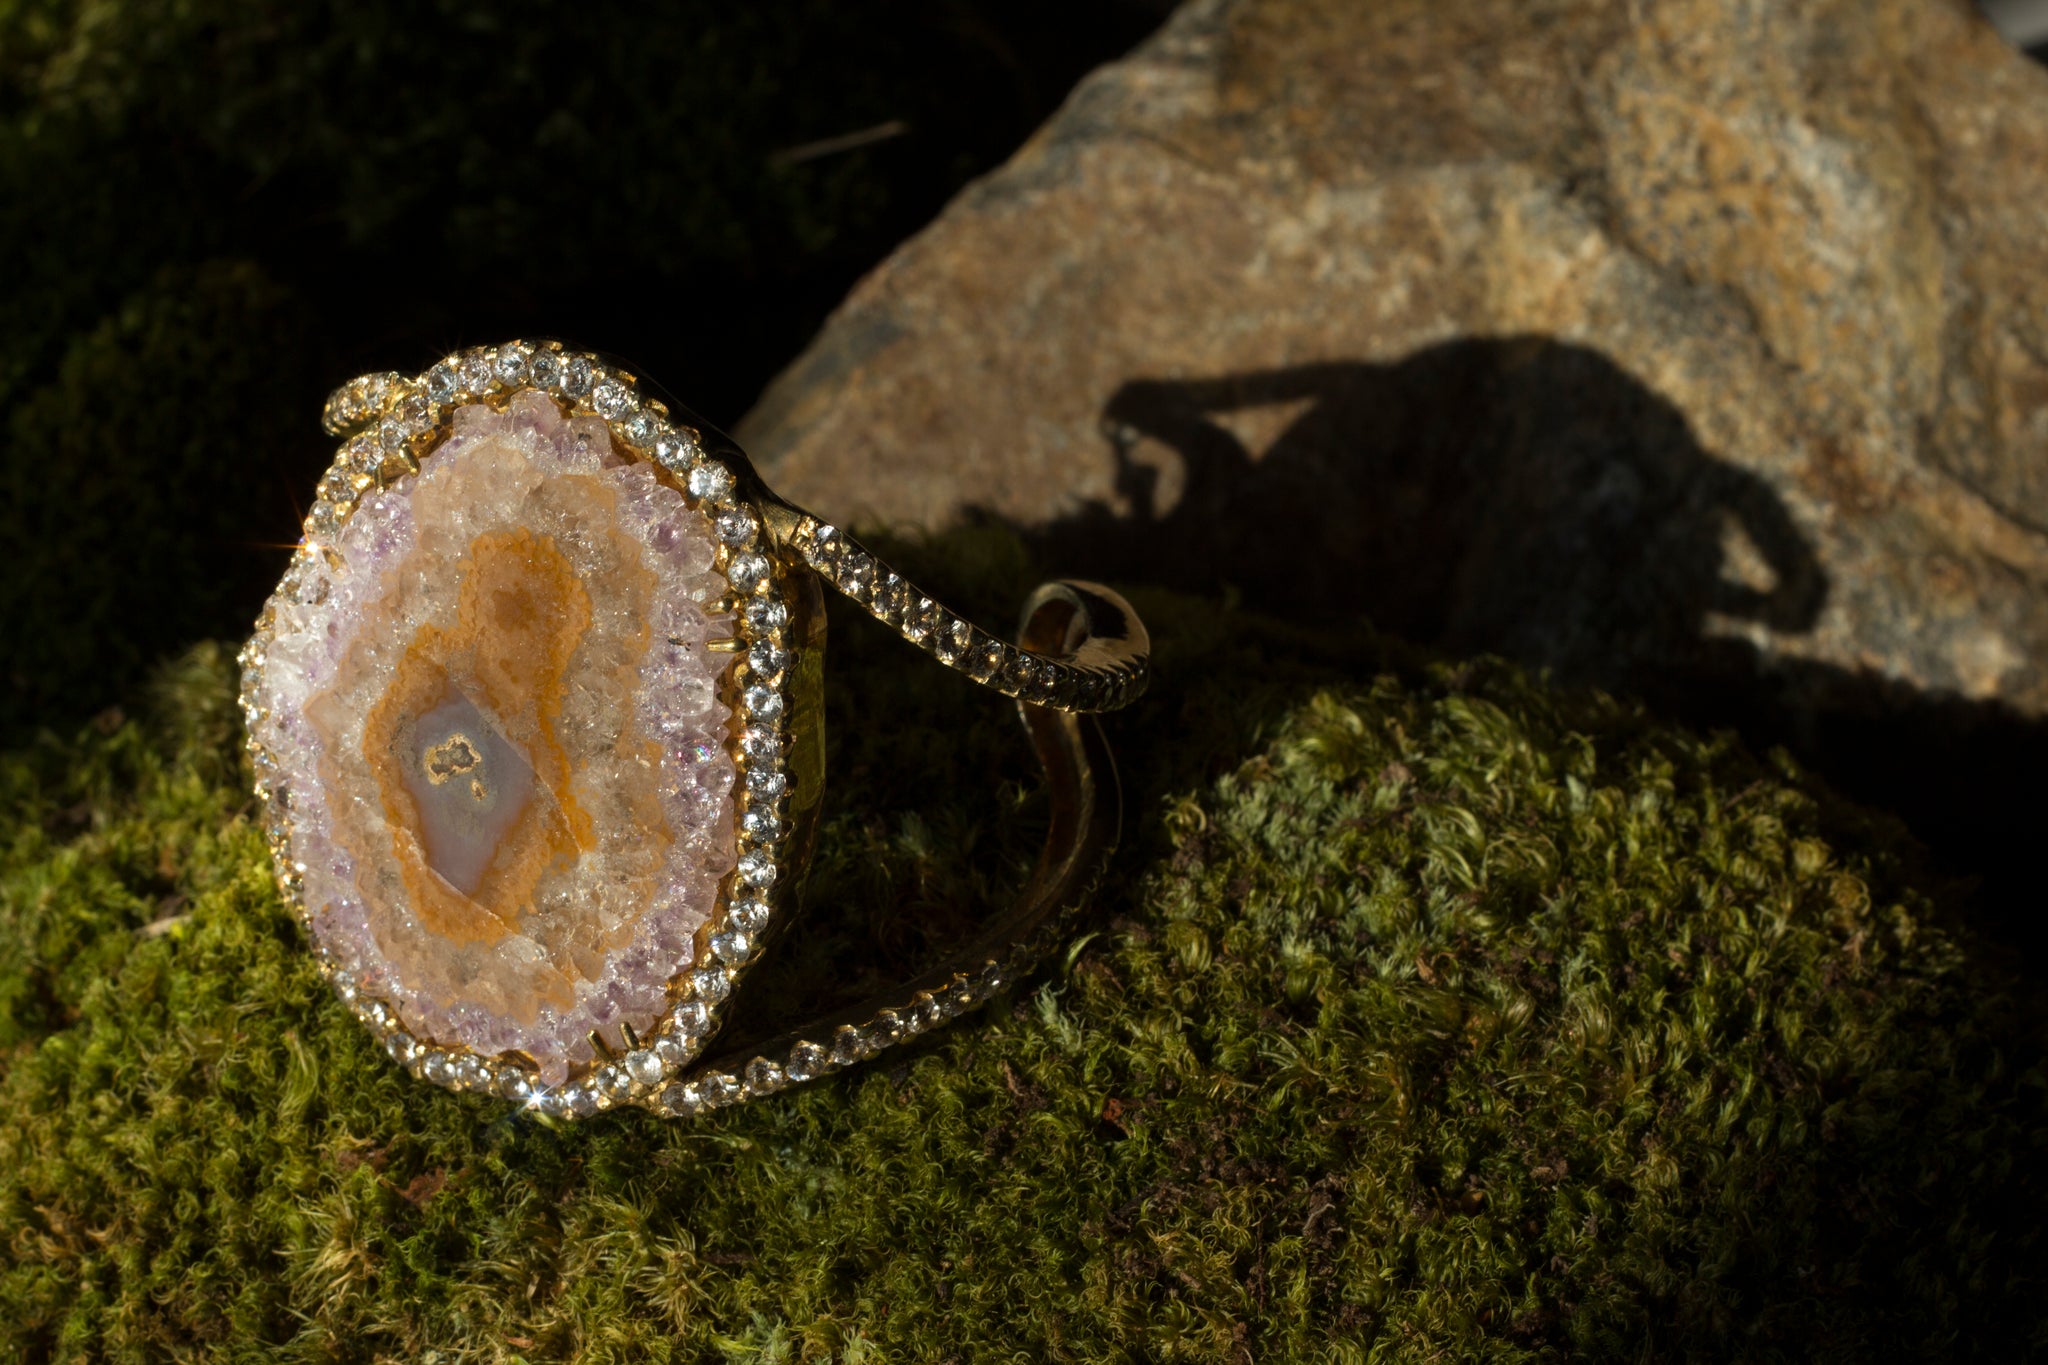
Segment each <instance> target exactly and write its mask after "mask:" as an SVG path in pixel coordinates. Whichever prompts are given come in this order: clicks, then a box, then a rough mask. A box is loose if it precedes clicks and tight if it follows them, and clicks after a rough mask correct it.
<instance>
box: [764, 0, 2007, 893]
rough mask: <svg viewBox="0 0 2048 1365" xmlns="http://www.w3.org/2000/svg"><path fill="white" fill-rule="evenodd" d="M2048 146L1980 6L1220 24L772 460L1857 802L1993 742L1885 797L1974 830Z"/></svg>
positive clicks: (1558, 11) (1598, 3) (907, 283)
mask: <svg viewBox="0 0 2048 1365" xmlns="http://www.w3.org/2000/svg"><path fill="white" fill-rule="evenodd" d="M2043 167H2048V72H2044V71H2043V70H2042V69H2041V68H2039V67H2038V66H2036V65H2035V64H2034V63H2032V62H2030V61H2028V60H2027V59H2026V58H2025V57H2024V56H2022V55H2021V54H2020V53H2018V52H2017V51H2015V50H2014V49H2012V48H2011V47H2010V46H2008V45H2007V44H2006V43H2005V42H2004V41H2002V40H2001V39H2000V38H1999V36H1998V35H1997V34H1996V33H1995V32H1994V31H1993V30H1992V29H1991V28H1990V27H1989V26H1988V25H1987V24H1985V23H1984V22H1983V20H1982V19H1981V18H1979V17H1978V16H1977V15H1976V13H1975V12H1974V11H1973V10H1972V9H1971V8H1970V7H1969V6H1967V5H1965V4H1962V3H1959V2H1954V3H1930V2H1929V0H1884V2H1883V3H1875V4H1873V3H1863V2H1862V0H1859V3H1855V4H1836V3H1795V2H1793V0H1749V2H1748V3H1741V4H1729V3H1727V0H1699V2H1698V3H1668V4H1659V5H1655V6H1642V5H1637V4H1632V3H1625V0H1575V2H1571V3H1542V4H1527V3H1506V2H1504V0H1460V2H1458V3H1443V0H1429V3H1423V2H1422V0H1409V2H1404V3H1390V4H1375V5H1346V4H1338V3H1332V0H1195V3H1192V4H1190V5H1188V6H1186V7H1185V8H1183V9H1182V10H1181V11H1180V12H1179V13H1178V14H1177V15H1176V16H1175V17H1174V18H1173V20H1172V21H1171V22H1170V23H1169V24H1168V25H1167V26H1166V27H1165V29H1164V30H1162V31H1161V32H1160V33H1159V34H1158V35H1157V36H1156V37H1155V38H1153V39H1152V40H1151V41H1150V42H1148V43H1147V44H1146V45H1144V46H1143V47H1142V48H1140V49H1139V50H1138V51H1137V52H1135V53H1134V54H1133V55H1132V56H1131V57H1130V58H1128V59H1127V60H1125V61H1123V62H1121V63H1118V64H1116V65H1114V66H1110V67H1108V68H1105V69H1103V70H1101V71H1099V72H1097V73H1096V74H1095V75H1094V76H1093V77H1092V78H1091V79H1089V80H1088V81H1087V82H1085V83H1084V84H1083V85H1082V86H1081V87H1080V89H1079V90H1077V91H1076V93H1075V94H1074V96H1073V97H1072V98H1071V99H1070V100H1069V101H1068V103H1067V105H1066V106H1065V108H1064V109H1063V110H1062V111H1061V112H1060V113H1059V115H1058V116H1057V117H1056V118H1054V119H1053V120H1052V122H1050V123H1049V124H1048V125H1046V127H1045V128H1044V129H1042V130H1041V131H1040V133H1039V134H1038V135H1037V136H1036V137H1035V138H1034V139H1033V140H1032V141H1031V142H1030V143H1029V144H1028V145H1027V146H1026V147H1025V148H1024V149H1023V150H1022V151H1021V152H1020V153H1019V154H1018V155H1017V156H1016V157H1015V158H1014V159H1013V160H1012V161H1011V162H1010V163H1009V164H1008V165H1007V166H1005V167H1004V168H1003V169H1001V170H1000V171H998V172H997V173H995V174H993V175H991V176H989V177H987V178H986V179H984V180H982V181H981V182H979V183H978V184H976V185H975V186H974V187H973V188H972V189H970V190H969V191H968V192H967V193H965V194H963V195H962V196H961V197H960V198H959V199H957V200H956V201H955V202H954V203H953V204H952V205H951V207H950V208H949V209H948V210H947V211H946V212H945V214H944V215H943V216H942V217H941V218H940V219H939V220H938V221H937V222H936V223H934V224H933V225H932V226H931V227H930V228H929V229H928V230H926V231H925V232H924V233H922V234H921V235H919V236H918V237H916V238H913V239H912V240H911V241H909V242H908V243H907V244H905V245H904V246H903V247H902V248H901V249H900V250H899V251H898V252H896V254H895V255H894V256H893V257H891V258H890V259H889V260H888V261H887V262H886V263H885V264H884V265H883V266H882V267H881V268H879V269H878V270H876V271H875V272H874V273H873V274H872V275H870V276H869V277H868V278H867V279H866V280H865V281H864V282H863V283H862V284H861V285H860V286H859V287H858V288H857V289H856V290H855V291H854V293H853V294H852V296H851V297H850V298H849V299H848V300H847V301H846V303H845V304H844V305H843V306H842V307H841V309H840V310H839V312H838V313H837V314H836V315H835V316H834V317H833V319H832V320H831V322H830V323H829V324H828V325H827V326H826V328H825V329H824V331H823V333H822V334H821V335H820V336H819V337H818V338H817V340H816V342H815V343H814V344H813V345H812V346H811V348H810V349H809V351H808V352H806V353H805V354H804V355H803V356H802V357H801V358H800V359H799V360H797V362H796V363H795V364H794V365H792V366H791V367H790V368H789V369H788V370H787V371H786V372H785V373H784V374H783V375H782V376H781V378H780V379H778V380H777V381H776V383H775V384H774V385H773V386H772V387H771V388H770V389H769V390H768V391H767V393H766V394H765V395H764V397H763V399H762V400H761V402H760V404H759V406H758V407H757V408H756V409H755V410H754V412H753V413H752V415H751V416H750V417H749V418H748V419H747V421H746V422H745V424H744V425H743V427H742V428H741V435H742V439H743V440H744V441H745V442H746V443H747V444H748V446H749V448H750V449H751V450H752V451H753V452H754V453H755V455H756V456H757V457H759V458H760V459H761V461H762V463H763V464H764V466H765V467H766V468H767V469H768V470H769V471H770V476H771V479H772V481H773V482H775V483H776V485H777V486H778V487H780V488H781V489H783V490H785V491H786V492H788V493H789V494H791V495H793V496H794V497H796V498H798V499H800V500H802V501H804V502H806V503H808V504H809V505H811V506H813V507H815V508H816V509H818V510H819V511H820V512H821V513H823V514H826V515H829V516H834V517H840V518H850V519H853V520H856V521H857V520H861V519H863V518H865V519H869V520H876V521H881V522H886V523H890V524H894V525H898V526H937V525H943V524H945V523H947V522H949V521H952V520H956V519H959V518H961V517H963V516H971V515H974V514H976V513H977V512H980V513H992V514H994V515H997V516H999V517H1001V518H1004V519H1007V520H1010V521H1012V522H1014V523H1017V524H1019V525H1022V526H1024V527H1027V528H1032V529H1033V530H1035V531H1037V532H1038V533H1039V534H1040V535H1041V536H1042V537H1043V538H1044V539H1045V541H1046V542H1047V543H1048V544H1049V545H1050V546H1052V547H1053V548H1054V549H1056V550H1057V551H1058V556H1059V558H1060V559H1061V560H1062V562H1066V563H1071V564H1073V565H1074V566H1076V567H1078V568H1083V569H1091V570H1095V571H1097V572H1102V573H1109V574H1117V575H1123V576H1126V577H1143V578H1151V579H1154V580H1161V581H1168V582H1172V583H1175V584H1177V585H1180V586H1190V587H1204V586H1209V587H1213V586H1217V585H1220V584H1228V585H1233V586H1235V587H1237V588H1239V589H1242V590H1243V591H1244V592H1245V593H1246V594H1247V595H1248V597H1250V598H1251V599H1252V600H1254V601H1259V602H1263V603H1265V604H1267V605H1268V606H1272V607H1277V608H1280V609H1283V610H1286V609H1293V610H1304V609H1306V610H1337V611H1341V612H1346V613H1350V612H1357V613H1363V614H1365V615H1367V616H1369V617H1370V618H1371V619H1372V620H1374V621H1375V622H1376V623H1378V624H1379V625H1381V626H1383V627H1385V628H1388V629H1392V630H1395V631H1397V632H1399V633H1402V634H1406V635H1409V636H1411V637H1414V638H1418V639H1422V640H1426V641H1431V642H1435V643H1440V644H1442V645H1444V646H1446V647H1449V648H1454V649H1457V650H1460V651H1469V650H1495V651H1500V652H1504V653H1507V654H1510V655H1513V656H1515V657H1518V658H1520V659H1523V660H1525V661H1528V662H1531V663H1534V664H1537V665H1541V666H1544V667H1547V668H1549V669H1551V670H1553V672H1554V673H1555V674H1556V675H1557V676H1559V677H1562V678H1565V679H1567V680H1583V681H1589V682H1593V683H1597V684H1601V685H1605V686H1614V687H1621V688H1624V689H1628V690H1634V691H1639V692H1644V693H1648V694H1650V695H1652V696H1653V697H1657V698H1659V699H1660V700H1669V701H1672V702H1673V703H1674V704H1675V705H1676V706H1677V709H1679V710H1681V711H1683V712H1685V713H1687V714H1690V715H1693V716H1695V717H1696V718H1700V719H1705V720H1709V721H1716V722H1719V721H1728V720H1736V721H1744V720H1750V719H1758V718H1760V720H1759V724H1760V726H1761V729H1762V731H1763V733H1764V737H1766V738H1789V739H1792V740H1794V741H1795V742H1806V743H1807V748H1808V749H1809V750H1814V751H1829V750H1831V751H1832V752H1834V753H1835V754H1836V755H1837V756H1838V757H1839V758H1840V759H1841V762H1840V763H1839V764H1838V765H1837V766H1838V767H1840V768H1841V769H1842V770H1843V772H1844V773H1845V774H1846V778H1847V780H1848V781H1849V785H1851V786H1852V787H1853V786H1855V785H1856V780H1855V779H1856V778H1857V776H1858V775H1859V774H1861V775H1863V776H1870V775H1872V774H1876V775H1878V776H1879V778H1880V779H1882V776H1883V774H1884V773H1886V772H1889V771H1894V770H1896V769H1898V766H1899V758H1900V756H1899V754H1897V753H1894V752H1886V753H1883V754H1878V753H1877V752H1876V751H1875V750H1874V749H1873V744H1874V743H1876V742H1878V741H1882V742H1884V743H1890V742H1891V737H1909V738H1901V739H1900V740H1899V742H1901V743H1911V744H1913V745H1917V746H1918V748H1917V749H1915V751H1914V752H1915V754H1916V755H1918V756H1919V757H1920V758H1924V759H1927V760H1929V761H1931V762H1943V761H1944V760H1945V756H1952V752H1953V751H1952V750H1951V749H1950V747H1949V746H1950V742H1951V740H1952V739H1954V738H1955V736H1956V735H1958V734H1963V733H1974V734H1975V735H1976V736H1977V738H1978V743H1977V748H1976V750H1975V751H1974V752H1975V753H1976V755H1977V758H1976V759H1975V760H1972V762H1974V763H1975V765H1976V766H1975V767H1974V768H1972V769H1971V770H1970V773H1969V775H1968V776H1967V777H1966V778H1965V777H1956V778H1954V779H1953V780H1952V781H1949V780H1945V779H1941V778H1934V779H1930V778H1929V777H1928V776H1927V774H1926V772H1925V771H1924V770H1922V771H1921V772H1919V773H1917V774H1915V776H1914V777H1913V779H1912V780H1911V781H1910V782H1904V781H1897V782H1893V783H1892V784H1891V786H1889V787H1887V786H1886V785H1885V783H1884V781H1883V780H1880V781H1879V782H1878V784H1877V787H1878V789H1877V790H1876V791H1875V792H1874V793H1873V794H1875V795H1877V796H1878V797H1879V798H1880V799H1886V800H1893V801H1895V802H1897V803H1899V804H1903V805H1905V806H1907V807H1908V808H1911V807H1912V806H1913V805H1914V803H1915V801H1916V799H1917V800H1920V801H1921V803H1922V804H1923V805H1924V806H1926V807H1927V809H1925V810H1924V811H1921V812H1917V814H1919V815H1921V816H1924V819H1923V820H1922V821H1921V822H1922V823H1923V825H1932V826H1940V825H1941V824H1942V823H1943V821H1944V820H1945V819H1947V820H1948V821H1949V823H1951V824H1955V825H1958V826H1968V828H1969V829H1970V830H1972V831H1975V832H1976V836H1975V837H1977V838H1978V839H1979V842H1980V843H1982V842H1983V839H1984V838H1985V837H1986V836H1984V835H1983V831H1984V830H1986V829H1990V828H1994V827H2001V828H2002V826H2001V825H2000V823H1999V822H2000V821H2001V820H2007V819H2017V818H2019V817H2015V816H2011V815H2010V814H2009V813H2001V812H1994V811H1992V810H1990V808H1989V802H1988V799H1987V798H1983V797H1982V795H1981V794H1982V793H1983V792H1984V791H1985V790H1987V787H1986V783H1985V776H1986V773H1985V768H1986V765H1990V766H1991V767H1994V768H1995V767H1996V766H1997V764H1998V763H1999V762H2001V761H2003V760H2005V759H2008V758H2010V756H2011V755H2013V754H2014V753H2015V752H2017V750H2016V749H2015V747H2014V745H2015V743H2016V742H2017V741H2020V740H2025V741H2026V742H2029V743H2038V739H2039V737H2038V734H2037V733H2036V732H2035V731H2034V730H2033V726H2032V720H2033V718H2034V717H2037V716H2040V715H2041V714H2042V713H2043V712H2044V711H2048V669H2044V667H2043V661H2044V659H2048V593H2044V592H2043V591H2042V588H2043V585H2044V583H2048V208H2044V205H2048V195H2044V192H2043V191H2044V185H2043V179H2042V174H2041V171H2042V168H2043ZM1902 712H1904V713H1908V718H1909V719H1912V718H1917V719H1918V720H1920V721H1924V722H1927V723H1925V724H1920V725H1917V726H1915V725H1905V726H1900V725H1897V724H1894V723H1892V720H1891V719H1889V718H1892V717H1896V716H1898V715H1899V714H1900V713H1902ZM1845 717H1848V718H1852V719H1845ZM1857 718H1860V719H1857ZM1873 724H1875V725H1876V726H1877V728H1875V729H1873V728H1872V726H1873ZM1823 756H1825V755H1823ZM1826 766H1827V764H1825V763H1823V767H1826ZM1993 775H1995V774H1993ZM1964 787H1967V788H1968V789H1969V790H1970V791H1972V792H1976V793H1978V794H1979V795H1978V796H1977V797H1976V798H1968V797H1966V796H1959V795H1957V791H1958V790H1960V789H1961V788H1964ZM1952 788H1954V789H1955V790H1952ZM1929 792H1935V793H1938V796H1937V797H1935V798H1928V797H1927V796H1926V793H1929ZM1916 793H1918V794H1919V795H1918V796H1916ZM1952 798H1953V799H1952ZM1971 800H1974V801H1975V804H1974V805H1972V804H1971ZM1958 801H1961V802H1963V805H1962V806H1959V805H1958V804H1957V802H1958ZM1965 806H1967V807H1968V810H1967V812H1966V813H1965V814H1962V815H1954V816H1951V815H1948V814H1945V812H1955V811H1958V810H1962V809H1963V808H1964V807H1965ZM2001 811H2003V808H2001ZM2027 818H2028V819H2031V817H2027ZM1987 822H1988V823H1987ZM1984 851H1985V850H1984V849H1983V848H1978V849H1976V850H1975V851H1974V852H1972V853H1971V854H1970V855H1969V856H1966V857H1965V858H1964V859H1963V861H1964V862H1966V863H1969V862H1972V861H1981V860H1982V859H1981V858H1980V857H1978V855H1979V854H1983V853H1984Z"/></svg>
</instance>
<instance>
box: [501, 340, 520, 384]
mask: <svg viewBox="0 0 2048 1365" xmlns="http://www.w3.org/2000/svg"><path fill="white" fill-rule="evenodd" d="M497 368H498V378H499V379H500V380H502V381H504V382H505V383H506V384H508V385H517V384H521V383H524V382H525V380H526V350H525V348H524V347H520V346H506V347H502V348H500V349H499V351H498V367H497Z"/></svg>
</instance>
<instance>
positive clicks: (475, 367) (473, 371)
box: [461, 351, 491, 394]
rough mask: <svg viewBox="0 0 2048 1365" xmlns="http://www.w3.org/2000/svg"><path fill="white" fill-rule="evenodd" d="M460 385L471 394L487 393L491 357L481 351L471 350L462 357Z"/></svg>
mask: <svg viewBox="0 0 2048 1365" xmlns="http://www.w3.org/2000/svg"><path fill="white" fill-rule="evenodd" d="M461 373H462V387H463V388H464V389H466V390H467V391H468V392H470V393H472V394H480V393H489V392H490V390H491V358H490V356H489V355H488V354H486V353H485V352H483V351H471V352H470V353H469V354H468V355H466V356H464V357H462V369H461Z"/></svg>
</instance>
